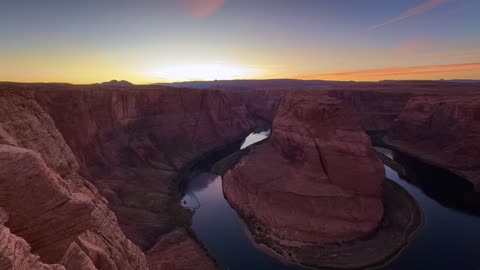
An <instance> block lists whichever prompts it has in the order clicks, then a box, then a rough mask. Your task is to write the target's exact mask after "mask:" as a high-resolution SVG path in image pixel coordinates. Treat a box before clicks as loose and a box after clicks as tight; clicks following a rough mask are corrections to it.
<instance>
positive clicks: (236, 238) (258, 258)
mask: <svg viewBox="0 0 480 270" xmlns="http://www.w3.org/2000/svg"><path fill="white" fill-rule="evenodd" d="M189 180H190V181H189V182H196V181H197V180H198V181H199V182H201V184H198V185H196V184H195V185H187V190H186V191H185V194H186V195H185V196H184V198H183V199H182V203H183V202H185V203H184V205H185V206H186V207H189V208H191V209H193V210H195V213H194V215H193V224H192V229H193V230H194V231H195V234H196V235H197V237H198V238H199V239H200V241H201V242H202V243H203V244H204V245H205V247H207V249H208V252H209V253H210V254H211V255H213V257H214V258H215V259H216V260H217V262H218V263H219V264H220V266H221V268H222V269H229V270H245V269H252V270H255V269H258V270H265V269H279V270H292V269H301V268H297V267H295V266H289V265H284V264H282V263H281V262H279V261H278V260H277V259H275V258H273V257H271V256H269V255H267V254H265V253H264V252H262V251H261V250H259V249H257V248H256V247H255V246H254V245H253V243H252V242H251V241H250V239H249V238H248V236H247V232H246V228H245V227H244V226H243V224H242V221H241V219H240V217H239V216H238V215H237V213H236V212H235V210H233V209H232V208H231V207H230V205H229V204H228V202H227V200H226V199H225V198H224V196H223V189H222V178H221V177H220V176H218V175H216V174H212V173H208V172H203V173H195V174H194V175H193V176H192V177H191V178H190V179H189Z"/></svg>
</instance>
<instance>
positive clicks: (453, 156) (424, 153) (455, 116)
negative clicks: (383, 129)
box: [384, 95, 480, 190]
mask: <svg viewBox="0 0 480 270" xmlns="http://www.w3.org/2000/svg"><path fill="white" fill-rule="evenodd" d="M384 140H385V142H386V143H387V144H389V145H392V146H394V147H395V148H397V149H399V150H401V151H403V152H406V153H408V154H410V155H413V156H416V157H419V158H421V159H422V160H424V161H427V162H429V163H432V164H434V165H437V166H440V167H443V168H446V169H448V170H450V171H452V172H454V173H457V174H459V175H461V176H463V177H465V178H466V179H467V180H469V181H470V182H471V183H472V184H473V185H474V186H475V187H476V189H477V190H480V160H479V159H478V157H479V156H480V97H479V96H478V95H467V96H431V95H428V96H419V97H415V98H412V99H411V100H410V101H409V102H408V105H407V106H406V108H405V110H404V111H403V112H402V113H401V115H400V116H399V118H398V119H397V121H395V123H394V125H393V126H392V128H391V129H390V130H389V131H388V133H387V136H386V137H385V139H384Z"/></svg>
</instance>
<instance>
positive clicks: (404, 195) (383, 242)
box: [237, 179, 423, 269]
mask: <svg viewBox="0 0 480 270" xmlns="http://www.w3.org/2000/svg"><path fill="white" fill-rule="evenodd" d="M383 201H384V206H385V215H384V218H383V220H382V223H381V224H380V226H379V228H378V229H377V230H376V231H375V232H374V233H372V235H370V236H368V237H366V238H364V239H358V240H355V241H350V242H344V243H335V244H328V245H310V244H308V243H288V245H286V242H284V241H282V240H281V239H276V238H274V237H272V236H271V235H270V234H269V229H268V228H267V227H266V226H264V225H263V224H261V223H260V222H258V221H257V220H255V219H254V218H253V217H252V216H249V217H246V216H245V215H244V214H243V213H240V212H238V211H237V213H238V214H239V216H241V217H242V218H243V221H244V223H245V225H246V226H247V228H248V230H249V232H250V233H251V235H252V237H253V239H254V241H255V242H256V243H257V244H258V245H259V247H260V248H261V249H262V250H269V251H270V252H269V253H270V254H272V255H275V256H277V257H279V259H281V260H282V261H284V262H286V263H287V262H288V263H293V264H297V265H300V266H303V267H307V268H314V269H316V268H322V269H325V268H330V269H365V268H380V267H382V266H384V265H386V264H388V263H389V262H391V261H392V260H394V259H395V258H396V257H397V256H399V254H400V253H401V251H402V250H403V248H404V247H405V246H407V245H408V243H409V241H410V239H411V238H412V237H413V236H414V235H415V232H416V231H417V230H418V229H419V228H420V227H421V226H422V224H423V214H422V211H421V208H420V207H419V205H418V203H417V202H416V200H415V198H413V197H412V196H411V195H410V194H409V193H408V192H407V191H406V190H405V189H403V188H402V187H401V186H400V185H398V184H396V183H395V182H393V181H391V180H388V179H387V180H386V181H385V185H384V191H383ZM299 261H301V262H302V263H298V262H299Z"/></svg>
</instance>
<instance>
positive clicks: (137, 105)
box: [35, 86, 253, 249]
mask: <svg viewBox="0 0 480 270" xmlns="http://www.w3.org/2000/svg"><path fill="white" fill-rule="evenodd" d="M35 95H36V98H37V99H38V100H39V103H40V104H41V105H42V107H44V108H45V109H46V110H47V111H48V112H49V113H50V115H51V116H52V118H53V119H54V121H55V124H56V126H57V127H58V129H59V130H60V131H61V133H62V134H63V136H64V137H65V140H66V142H67V143H68V145H70V147H71V148H72V150H73V152H74V153H75V155H76V156H77V157H79V160H80V165H81V170H82V174H83V175H86V176H88V177H89V179H91V180H92V181H93V182H94V183H95V185H96V186H97V187H98V189H99V190H100V192H101V193H102V195H104V196H105V197H106V198H107V199H108V201H109V205H110V207H111V208H112V210H113V211H114V212H115V213H116V215H117V217H118V219H119V223H120V225H121V226H122V229H123V231H124V232H125V234H126V235H127V237H128V238H129V239H131V240H132V241H133V242H134V243H136V244H137V245H139V246H140V247H142V248H143V249H148V248H150V247H152V246H153V245H154V244H155V242H156V241H157V238H158V237H160V236H161V235H162V234H165V233H168V232H169V231H172V230H173V229H175V228H176V226H177V225H182V226H185V225H186V224H179V222H180V223H182V222H185V221H184V220H182V219H183V218H182V216H183V215H184V213H183V211H182V209H181V207H180V206H179V203H178V202H179V198H178V197H177V196H175V194H177V186H178V184H179V182H178V181H177V179H176V176H177V174H178V173H179V172H180V171H181V170H182V168H183V166H185V165H186V164H188V162H190V161H192V160H194V159H196V158H198V157H199V156H201V155H202V154H203V153H205V152H207V151H209V150H211V149H213V148H215V147H218V146H222V145H224V144H227V143H229V142H232V141H234V140H236V139H239V138H242V137H243V136H244V135H245V134H248V132H249V130H250V129H251V128H252V127H253V125H252V124H251V123H250V121H249V120H248V118H247V112H246V109H245V107H244V106H243V104H242V103H241V101H240V100H238V99H235V98H234V97H232V96H230V95H228V93H224V92H222V91H214V90H212V91H204V90H192V89H174V88H167V87H159V86H156V87H145V88H141V87H136V88H130V89H122V90H115V89H110V88H105V87H100V88H91V89H89V88H87V89H78V87H73V89H71V91H68V90H64V91H58V90H51V89H47V90H37V91H36V92H35ZM79 131H81V132H79Z"/></svg>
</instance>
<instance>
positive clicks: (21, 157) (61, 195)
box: [0, 89, 147, 269]
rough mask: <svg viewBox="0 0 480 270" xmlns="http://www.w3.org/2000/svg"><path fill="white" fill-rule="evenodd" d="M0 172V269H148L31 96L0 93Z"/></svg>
mask: <svg viewBox="0 0 480 270" xmlns="http://www.w3.org/2000/svg"><path fill="white" fill-rule="evenodd" d="M17 90H18V91H17ZM0 167H1V168H2V173H1V174H0V206H1V207H2V208H3V209H4V211H5V213H7V214H8V220H5V219H2V220H3V222H2V224H4V225H3V226H2V231H3V233H2V235H3V236H4V237H5V236H6V237H7V238H2V240H1V241H0V242H2V241H7V244H5V242H2V243H1V244H0V247H1V246H3V248H2V251H1V255H2V256H3V259H2V260H1V263H2V265H6V268H2V269H47V267H46V266H40V262H36V261H37V260H39V261H41V262H42V263H46V264H61V265H63V266H65V267H66V268H67V269H147V265H146V260H145V256H144V254H143V253H142V252H141V251H140V249H139V248H138V247H136V246H135V245H134V244H133V243H132V242H130V241H129V240H128V239H127V238H126V237H125V235H124V234H123V232H122V231H121V230H120V227H119V226H118V223H117V219H116V217H115V215H114V214H113V212H111V211H110V209H109V208H108V207H107V203H106V201H105V199H104V198H103V197H102V196H101V195H100V194H98V192H97V190H96V188H95V187H94V186H93V185H92V184H91V183H90V182H88V181H87V180H85V179H84V178H83V177H81V176H80V175H79V174H77V170H78V168H79V166H78V163H77V161H76V158H75V156H74V155H73V153H72V151H71V150H70V148H69V147H68V145H67V144H66V143H65V141H64V139H63V136H62V135H61V133H60V132H59V131H58V130H57V129H56V127H55V124H54V122H53V120H52V118H51V117H50V116H49V115H48V114H47V113H46V112H45V111H44V110H43V109H42V107H41V106H40V105H39V104H38V103H37V102H36V100H35V97H34V95H33V93H32V92H31V91H22V90H20V89H16V90H8V89H3V90H2V91H0ZM6 228H8V230H9V231H10V236H9V234H8V233H7V231H6V230H7V229H6ZM13 235H15V236H13ZM5 239H6V240H5ZM12 242H16V243H17V244H18V246H17V247H14V250H13V251H12V250H11V245H12V244H11V243H12ZM9 243H10V244H9ZM28 246H30V247H31V250H30V251H29V248H28ZM17 248H18V249H17ZM10 252H15V254H17V255H18V257H16V256H13V258H12V257H11V256H10V255H9V254H10ZM30 252H31V253H34V254H37V255H38V256H39V258H38V257H37V255H29V253H30ZM5 258H7V263H6V264H3V263H4V262H5ZM29 267H31V268H29ZM52 267H53V266H52ZM55 267H56V266H55ZM57 268H58V267H57ZM58 269H61V268H58Z"/></svg>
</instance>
